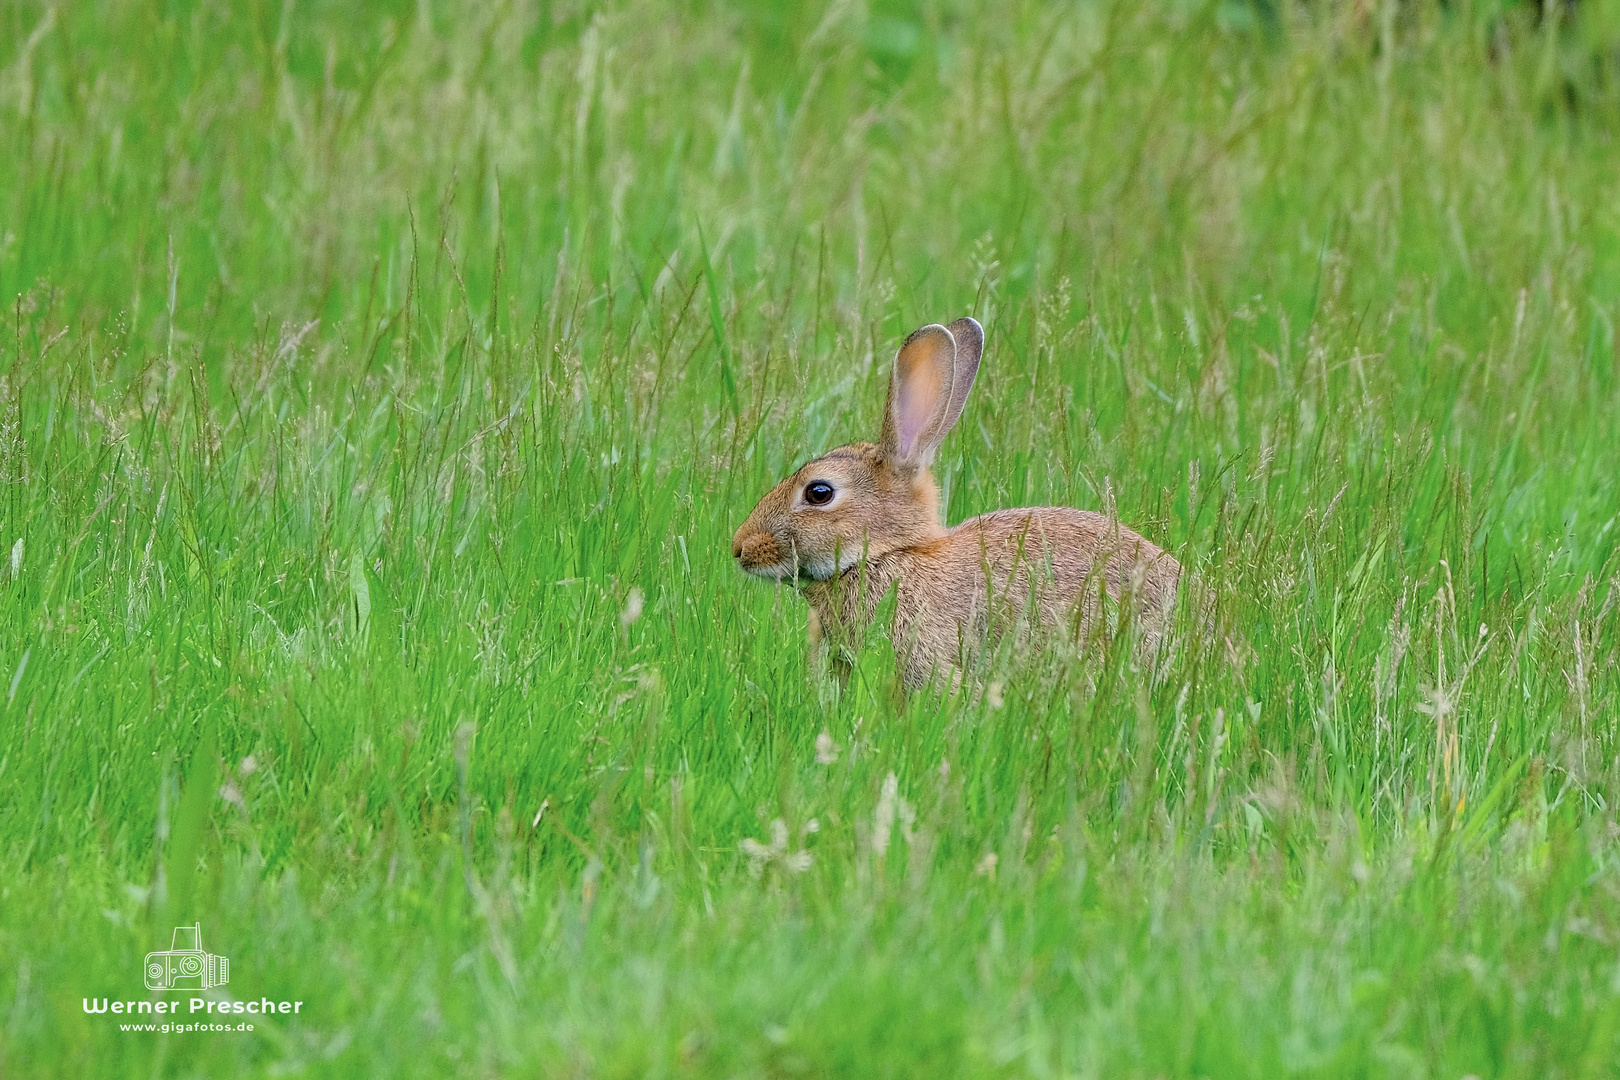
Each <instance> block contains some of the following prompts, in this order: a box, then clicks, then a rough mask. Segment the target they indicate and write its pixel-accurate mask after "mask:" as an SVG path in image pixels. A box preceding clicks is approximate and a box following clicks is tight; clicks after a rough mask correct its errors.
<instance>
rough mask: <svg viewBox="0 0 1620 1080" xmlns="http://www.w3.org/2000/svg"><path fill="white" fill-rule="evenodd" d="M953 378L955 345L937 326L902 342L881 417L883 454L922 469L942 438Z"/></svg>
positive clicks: (922, 330)
mask: <svg viewBox="0 0 1620 1080" xmlns="http://www.w3.org/2000/svg"><path fill="white" fill-rule="evenodd" d="M955 377H956V341H955V339H954V338H952V337H951V332H950V331H949V330H947V329H945V328H944V327H943V326H940V325H939V324H938V323H929V324H928V325H927V326H925V327H923V328H922V329H920V330H918V331H917V332H916V333H914V334H912V335H911V336H910V337H908V338H906V342H905V344H904V345H902V346H900V352H899V355H897V356H896V357H895V358H894V375H893V377H892V378H891V379H890V380H889V404H888V407H887V408H886V409H884V411H883V443H882V448H883V453H884V455H885V456H887V457H888V458H889V459H891V460H892V461H894V462H896V463H897V464H900V465H927V464H928V463H929V462H930V461H932V460H933V458H934V451H935V450H937V449H939V444H940V442H941V440H943V439H944V438H945V433H946V432H947V431H949V430H950V425H949V424H948V423H946V420H945V417H946V414H947V412H948V411H949V409H950V406H951V397H952V394H951V390H952V387H953V384H954V380H955Z"/></svg>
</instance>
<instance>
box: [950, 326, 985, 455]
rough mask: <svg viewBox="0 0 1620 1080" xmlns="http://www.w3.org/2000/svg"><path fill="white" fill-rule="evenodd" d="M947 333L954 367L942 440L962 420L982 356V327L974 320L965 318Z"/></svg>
mask: <svg viewBox="0 0 1620 1080" xmlns="http://www.w3.org/2000/svg"><path fill="white" fill-rule="evenodd" d="M946 329H947V330H949V331H950V332H951V339H952V340H953V341H955V342H956V367H955V369H954V370H953V371H952V374H951V403H950V404H949V405H948V406H946V408H945V422H944V424H943V425H942V426H941V428H940V438H942V439H943V438H944V437H945V436H946V435H948V434H950V430H951V428H953V427H955V426H956V421H957V420H959V419H961V417H962V406H964V405H966V404H967V396H968V391H969V390H972V389H973V380H974V379H975V378H977V377H978V375H979V357H980V356H982V355H983V354H984V327H982V326H980V325H979V323H978V320H977V319H974V318H973V317H972V316H964V317H963V318H960V319H957V320H956V321H955V322H953V323H951V325H950V326H948V327H946Z"/></svg>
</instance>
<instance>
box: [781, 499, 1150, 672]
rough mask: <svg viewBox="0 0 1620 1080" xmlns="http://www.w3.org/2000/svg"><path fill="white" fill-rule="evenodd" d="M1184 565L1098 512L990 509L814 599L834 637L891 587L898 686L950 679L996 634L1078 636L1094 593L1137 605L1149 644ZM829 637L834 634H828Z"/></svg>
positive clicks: (823, 589) (1093, 607)
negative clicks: (1059, 633)
mask: <svg viewBox="0 0 1620 1080" xmlns="http://www.w3.org/2000/svg"><path fill="white" fill-rule="evenodd" d="M1180 575H1181V565H1180V564H1179V563H1178V562H1177V561H1176V560H1175V558H1174V557H1173V556H1171V555H1169V554H1168V553H1167V552H1165V551H1164V550H1163V549H1162V548H1160V547H1159V546H1158V545H1156V544H1154V543H1153V542H1152V541H1150V540H1148V539H1146V538H1145V537H1143V536H1141V535H1139V534H1138V533H1136V532H1134V531H1132V530H1131V529H1128V528H1126V527H1125V526H1123V525H1121V524H1119V522H1117V521H1115V520H1113V519H1111V518H1109V517H1107V516H1105V515H1103V514H1098V513H1093V512H1090V511H1086V510H1074V509H1070V508H1067V507H1044V506H1043V507H1034V508H1028V509H1022V510H997V511H994V512H992V513H989V514H983V515H980V516H979V517H976V518H970V519H968V520H967V521H964V522H962V523H961V524H960V525H958V526H956V527H955V528H954V529H951V530H950V531H948V532H947V533H945V534H944V535H943V536H941V537H939V538H938V539H936V540H933V541H930V542H928V543H925V544H920V545H917V546H914V547H907V548H902V549H900V550H896V551H891V552H888V553H886V554H884V555H882V556H879V557H877V558H874V559H871V560H868V561H867V563H866V564H865V567H864V572H862V573H859V574H856V573H851V574H845V575H843V576H842V577H841V578H840V579H839V580H837V581H832V582H826V583H818V587H816V588H814V590H813V591H812V593H811V595H810V596H809V599H810V600H811V603H812V605H813V606H814V607H815V608H816V609H817V615H818V618H819V620H820V622H821V623H822V624H824V625H826V626H827V627H828V628H829V629H832V630H834V632H835V633H836V634H838V637H840V638H844V637H845V633H840V632H839V631H845V632H847V631H848V630H850V629H853V628H855V627H857V626H859V625H864V623H865V622H866V621H867V620H869V619H870V618H871V617H872V615H873V613H874V611H875V609H876V606H877V603H878V601H879V600H880V599H881V598H882V597H883V596H884V595H885V594H886V593H887V592H888V591H889V589H890V588H891V587H893V588H894V589H895V591H896V604H895V613H894V624H893V626H892V627H891V633H892V635H893V638H894V643H895V647H896V650H897V652H898V654H899V659H900V663H901V667H902V670H903V673H904V678H905V682H906V684H907V685H908V686H911V687H917V686H921V685H924V684H926V683H928V682H930V681H931V680H933V679H936V678H940V677H951V678H954V676H955V672H957V671H958V670H960V669H961V668H963V667H965V666H967V665H968V664H969V663H970V662H971V660H972V658H973V656H974V655H975V654H976V653H977V652H978V650H979V649H981V648H982V647H983V646H984V644H985V642H986V641H988V640H989V639H990V638H991V637H992V636H1000V635H1003V634H1005V633H1008V632H1011V633H1014V634H1016V635H1018V636H1019V637H1020V638H1021V639H1027V638H1030V637H1034V636H1037V635H1039V636H1044V635H1043V634H1040V632H1041V631H1047V632H1050V631H1053V630H1062V631H1066V632H1067V633H1068V634H1069V635H1071V636H1082V635H1084V634H1085V633H1086V632H1087V631H1088V630H1089V628H1090V626H1091V625H1092V620H1094V619H1095V618H1096V616H1097V614H1098V611H1099V608H1100V604H1099V600H1098V590H1099V587H1100V588H1101V589H1102V590H1103V591H1105V592H1106V593H1107V595H1108V596H1109V597H1110V598H1111V599H1112V600H1113V601H1115V602H1119V601H1121V600H1122V599H1130V600H1133V601H1134V609H1135V610H1134V616H1133V617H1134V618H1135V619H1136V620H1137V621H1138V622H1139V623H1140V625H1141V626H1142V627H1143V629H1144V630H1145V636H1146V639H1147V643H1148V645H1149V647H1150V648H1156V647H1157V643H1158V640H1159V637H1160V635H1161V633H1162V630H1163V627H1164V625H1165V623H1166V621H1167V620H1168V617H1169V612H1170V609H1171V606H1172V605H1173V604H1174V601H1175V593H1176V584H1177V582H1178V580H1179V578H1180ZM835 640H836V639H835Z"/></svg>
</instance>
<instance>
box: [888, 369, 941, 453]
mask: <svg viewBox="0 0 1620 1080" xmlns="http://www.w3.org/2000/svg"><path fill="white" fill-rule="evenodd" d="M944 393H945V387H944V385H943V383H942V381H941V379H940V373H939V368H938V367H937V366H936V365H934V364H930V363H926V362H925V363H916V364H910V365H908V366H907V367H906V369H905V372H904V375H903V376H902V378H901V379H900V386H899V391H898V393H897V394H896V396H895V413H896V416H895V420H896V427H897V431H898V434H899V436H900V439H899V442H900V447H899V450H900V456H901V457H902V458H908V457H910V456H911V455H913V454H915V453H916V452H917V444H918V443H919V442H920V441H921V440H922V437H923V435H924V433H925V432H927V430H928V428H929V425H930V424H931V422H932V421H933V419H934V415H935V413H936V412H937V411H938V409H939V402H940V399H941V398H942V397H943V396H944Z"/></svg>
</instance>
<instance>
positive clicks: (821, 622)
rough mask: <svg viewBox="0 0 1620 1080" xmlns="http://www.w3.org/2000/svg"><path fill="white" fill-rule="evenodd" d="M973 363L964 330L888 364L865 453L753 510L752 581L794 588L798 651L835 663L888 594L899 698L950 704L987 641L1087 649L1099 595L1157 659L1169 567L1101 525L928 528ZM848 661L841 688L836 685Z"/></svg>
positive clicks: (1108, 523)
mask: <svg viewBox="0 0 1620 1080" xmlns="http://www.w3.org/2000/svg"><path fill="white" fill-rule="evenodd" d="M983 349H984V330H983V328H982V327H980V326H979V324H978V322H976V321H975V320H973V319H972V318H962V319H958V320H957V321H955V322H953V323H951V325H950V326H941V325H939V324H937V323H930V324H929V325H927V326H924V327H922V328H921V329H919V330H917V331H916V332H915V333H913V334H912V335H911V336H910V337H908V338H906V340H905V343H904V344H902V345H901V347H900V351H899V353H898V354H897V355H896V356H895V360H894V371H893V374H892V376H891V378H890V380H889V394H888V402H887V405H886V406H885V408H884V412H883V430H882V435H881V436H880V437H879V439H878V441H877V442H876V443H869V442H859V443H852V444H850V445H848V446H841V447H839V448H837V449H836V450H832V451H829V452H828V453H826V454H824V455H822V456H821V457H818V458H816V459H815V460H814V461H811V462H810V463H808V464H806V465H804V466H803V467H801V468H800V469H798V470H797V471H796V472H794V474H793V475H792V476H789V477H788V478H787V479H786V480H783V481H782V482H781V483H779V484H777V485H776V486H775V487H774V488H772V489H771V490H770V491H769V492H767V493H766V494H765V497H764V498H762V499H760V501H759V504H758V505H757V506H755V507H754V510H753V512H752V513H750V514H749V515H748V520H747V521H745V522H743V525H742V528H740V529H738V530H737V533H736V535H735V536H734V537H733V538H732V541H731V553H732V556H733V557H734V558H735V559H736V560H737V562H738V564H739V565H740V566H741V568H742V569H743V570H745V571H747V572H748V573H750V574H753V575H756V576H759V577H763V578H767V579H772V580H775V581H778V582H791V583H794V584H798V585H799V586H801V591H802V592H803V595H804V597H805V599H806V600H808V601H809V603H810V608H811V617H810V633H809V636H810V642H811V645H812V648H815V647H817V646H818V645H819V644H820V643H821V642H822V641H823V640H824V639H828V640H827V644H829V645H832V646H834V649H833V654H834V658H835V662H838V658H839V656H840V655H841V654H843V653H844V652H845V650H847V649H848V647H849V646H850V644H851V643H852V642H853V641H854V640H856V638H855V635H858V634H859V633H860V632H861V630H862V629H863V628H864V627H865V626H866V625H867V624H869V623H870V621H871V620H872V618H873V616H874V614H875V613H876V610H877V606H878V604H879V602H880V601H881V600H882V599H883V597H884V596H885V595H886V594H887V593H888V591H889V590H890V589H891V588H893V589H894V590H895V593H896V597H895V606H894V616H893V625H892V626H891V627H890V628H889V629H890V637H891V640H892V641H893V642H894V646H895V652H896V659H897V663H898V669H899V673H900V675H901V681H902V684H903V685H904V687H905V688H906V689H907V690H908V691H909V690H917V689H921V688H923V687H925V686H928V685H929V684H931V683H933V682H935V680H944V681H947V682H948V683H949V684H950V686H951V687H952V688H953V689H955V688H958V687H960V686H961V683H962V680H963V677H964V673H965V672H966V671H967V670H968V669H970V667H971V666H972V664H973V661H974V660H975V658H976V657H977V656H978V655H979V654H980V653H981V652H982V650H983V649H984V648H985V647H986V645H987V644H988V643H989V642H991V641H992V640H997V639H1001V638H1002V636H1003V635H1005V634H1006V633H1008V632H1013V633H1017V634H1018V635H1019V636H1020V639H1021V641H1020V643H1019V645H1018V647H1022V639H1033V638H1034V637H1035V636H1036V635H1037V634H1038V633H1041V632H1043V631H1044V632H1045V633H1046V634H1048V635H1050V634H1052V633H1054V632H1060V631H1064V630H1067V631H1069V632H1070V633H1071V634H1075V635H1077V636H1083V635H1084V634H1085V633H1086V632H1087V628H1088V627H1090V626H1092V625H1094V620H1095V619H1096V618H1097V616H1098V613H1099V611H1100V609H1101V603H1100V598H1099V590H1104V591H1106V592H1107V594H1108V596H1109V597H1110V598H1111V599H1112V600H1113V601H1114V602H1115V603H1116V604H1118V605H1120V607H1121V610H1130V611H1131V612H1132V613H1133V618H1134V619H1135V621H1136V622H1137V623H1138V625H1139V626H1140V627H1141V628H1142V630H1143V640H1144V643H1145V645H1146V646H1147V647H1148V648H1149V649H1151V650H1156V649H1157V648H1158V645H1159V642H1160V640H1161V637H1162V635H1163V632H1164V629H1165V626H1166V624H1167V623H1168V621H1169V617H1170V612H1171V609H1172V607H1173V604H1174V601H1175V595H1176V588H1177V583H1178V581H1179V579H1180V577H1181V564H1180V563H1178V562H1177V561H1176V559H1175V558H1174V557H1172V556H1171V555H1170V554H1168V553H1167V552H1165V551H1163V550H1162V549H1160V548H1159V547H1158V546H1157V545H1155V544H1154V543H1152V542H1151V541H1149V540H1147V539H1146V538H1144V537H1142V536H1140V535H1138V534H1137V533H1135V532H1133V531H1131V530H1130V529H1128V528H1126V527H1124V526H1123V525H1121V524H1120V523H1119V522H1118V521H1116V520H1114V519H1113V518H1111V517H1108V516H1105V515H1103V514H1098V513H1093V512H1091V511H1086V510H1072V509H1069V508H1067V507H1055V506H1041V507H1034V508H1029V509H1023V510H995V511H992V512H990V513H988V514H982V515H980V516H978V517H975V518H970V519H968V520H967V521H964V522H962V523H961V524H960V525H957V526H956V527H955V528H945V527H943V526H941V524H940V510H939V492H938V489H937V488H936V487H935V484H934V479H933V477H932V475H930V473H929V471H928V466H929V464H930V463H931V462H932V461H933V458H934V454H935V453H936V452H937V451H938V450H939V446H940V443H941V442H943V441H944V439H945V436H946V435H948V434H949V433H950V431H951V428H952V427H954V426H955V424H956V421H957V419H958V418H959V417H960V416H961V415H962V407H963V405H965V404H966V403H967V396H968V391H969V390H971V389H972V388H973V380H974V377H975V376H976V375H977V374H978V370H979V357H980V354H981V353H982V352H983ZM847 665H848V661H847V659H845V660H843V661H842V663H841V664H840V667H839V674H840V675H841V676H842V677H843V678H844V679H846V680H847V678H848V666H847Z"/></svg>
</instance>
